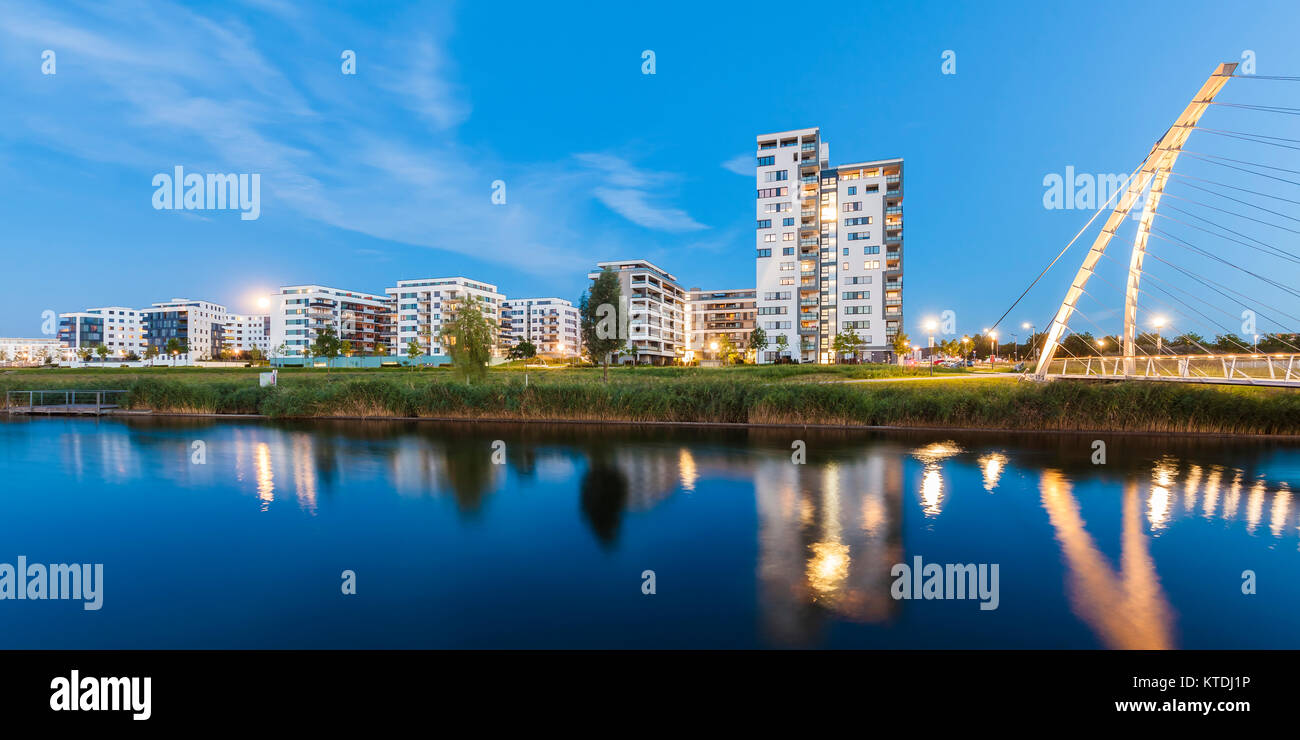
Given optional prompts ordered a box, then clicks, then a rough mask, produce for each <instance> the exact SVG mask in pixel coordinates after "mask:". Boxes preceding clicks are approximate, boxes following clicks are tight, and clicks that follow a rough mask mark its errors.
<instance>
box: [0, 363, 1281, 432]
mask: <svg viewBox="0 0 1300 740" xmlns="http://www.w3.org/2000/svg"><path fill="white" fill-rule="evenodd" d="M647 370H648V369H645V368H638V369H636V370H628V371H620V374H627V375H639V377H640V379H639V380H632V379H627V378H624V379H621V380H620V382H611V383H608V384H605V383H600V382H598V381H596V380H594V379H593V378H591V377H575V376H549V377H548V376H546V375H545V373H536V375H539V376H542V377H541V378H539V379H540V380H541V381H542V382H536V381H534V380H530V382H529V384H528V385H527V386H525V385H524V383H523V379H522V378H521V377H518V376H515V375H513V374H512V375H510V376H507V377H506V378H505V379H504V380H502V379H498V380H496V381H492V382H484V383H474V384H466V383H460V382H455V381H453V380H451V379H448V378H447V377H446V376H445V375H443V374H439V375H440V376H441V377H437V378H435V377H433V375H432V374H429V375H426V374H422V373H418V372H411V373H386V374H382V375H371V376H368V377H366V376H362V377H358V376H347V375H339V376H334V377H327V376H325V375H310V376H303V377H300V378H297V379H295V380H294V381H293V382H288V383H286V382H283V380H284V378H283V376H282V384H281V386H280V387H278V388H261V387H258V385H257V381H256V379H255V377H252V376H244V377H242V378H238V379H233V378H232V379H228V380H213V379H208V378H200V377H194V378H189V377H171V378H167V377H162V378H160V377H145V378H139V379H135V380H133V381H130V382H129V383H123V382H122V379H120V378H119V379H115V380H114V379H102V378H101V379H100V380H99V382H98V383H97V384H96V385H95V386H89V385H88V384H87V383H86V382H80V383H78V384H77V387H78V388H82V389H87V388H88V387H102V388H108V387H123V386H124V385H125V387H126V388H127V389H128V390H129V391H130V393H129V395H128V398H127V399H126V401H125V405H126V406H128V407H129V408H134V409H152V410H154V411H157V412H179V413H203V414H264V415H267V416H271V417H277V418H290V417H375V418H385V417H438V418H459V419H475V418H488V419H520V420H545V419H553V420H571V421H633V422H637V421H655V422H731V423H753V424H796V425H798V424H844V425H865V426H909V427H964V428H973V429H1001V430H1080V431H1093V430H1095V431H1133V432H1173V433H1182V432H1215V433H1228V434H1300V391H1295V390H1291V389H1278V388H1249V387H1241V386H1233V387H1226V386H1193V385H1184V384H1175V383H1153V382H1130V383H1102V382H1086V381H1064V380H1058V381H1055V382H1052V383H1046V384H1038V383H1029V382H1020V383H1017V382H1012V381H998V380H988V381H983V380H967V381H962V382H943V381H941V380H937V381H935V382H933V383H931V382H926V381H920V382H910V383H866V384H833V383H826V384H817V383H786V382H779V381H780V378H781V373H782V372H788V371H785V370H784V368H774V369H773V370H774V371H775V372H771V373H770V374H769V375H768V376H767V377H766V378H764V377H763V376H759V375H755V376H754V377H755V379H756V380H757V381H758V382H746V381H745V380H741V379H740V377H738V376H733V375H730V374H728V373H726V372H725V371H724V372H722V373H720V374H712V375H711V374H708V371H705V374H702V375H694V374H690V370H691V369H690V368H673V369H657V370H659V372H655V371H654V370H650V371H647ZM663 370H676V371H679V372H682V375H681V376H679V377H674V376H673V375H672V374H671V373H668V372H663ZM795 375H796V376H797V375H800V374H795ZM7 382H8V381H6V379H5V377H4V376H0V390H5V389H6V383H7ZM10 385H12V383H10Z"/></svg>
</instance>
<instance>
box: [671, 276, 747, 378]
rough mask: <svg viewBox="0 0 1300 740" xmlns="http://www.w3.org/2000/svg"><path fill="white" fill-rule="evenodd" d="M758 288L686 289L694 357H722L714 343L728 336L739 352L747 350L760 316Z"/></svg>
mask: <svg viewBox="0 0 1300 740" xmlns="http://www.w3.org/2000/svg"><path fill="white" fill-rule="evenodd" d="M757 295H758V292H757V291H756V290H754V289H753V288H740V289H732V290H700V289H699V288H691V290H690V291H689V292H688V293H687V296H686V302H687V311H686V331H687V350H688V351H689V352H690V353H691V354H692V359H696V360H701V361H709V360H716V359H719V358H718V357H717V350H716V349H714V348H713V345H714V343H716V342H720V341H722V339H723V338H724V337H725V338H726V339H727V340H728V341H730V342H731V344H732V345H733V346H734V347H735V348H736V350H737V351H738V352H741V353H742V354H743V353H744V350H745V348H746V347H747V346H748V345H749V335H750V333H751V332H753V331H754V327H755V326H756V325H757V324H756V319H757V312H758V303H757Z"/></svg>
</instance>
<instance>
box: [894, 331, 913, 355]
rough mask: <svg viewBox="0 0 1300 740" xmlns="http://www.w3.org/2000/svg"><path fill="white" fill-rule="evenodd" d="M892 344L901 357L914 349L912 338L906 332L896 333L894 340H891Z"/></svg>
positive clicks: (895, 352)
mask: <svg viewBox="0 0 1300 740" xmlns="http://www.w3.org/2000/svg"><path fill="white" fill-rule="evenodd" d="M891 344H892V345H893V346H894V354H896V355H898V356H899V357H902V356H903V355H905V354H907V353H908V352H910V351H911V350H912V339H911V337H909V336H907V334H906V333H905V332H901V331H900V332H898V333H897V334H895V335H894V341H893V342H891Z"/></svg>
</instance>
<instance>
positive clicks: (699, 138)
mask: <svg viewBox="0 0 1300 740" xmlns="http://www.w3.org/2000/svg"><path fill="white" fill-rule="evenodd" d="M1049 6H1050V7H1049ZM1298 20H1300V11H1297V10H1296V8H1295V5H1294V3H1291V2H1275V3H1268V2H1258V3H1250V5H1249V10H1242V9H1234V10H1227V9H1225V6H1223V4H1222V3H1218V2H1196V1H1191V2H1161V3H1118V2H1116V3H1107V2H1090V3H1076V4H1057V3H1041V2H1007V3H957V2H898V3H888V4H885V3H876V2H849V3H843V4H836V3H823V4H821V5H818V6H816V7H812V6H807V7H805V6H798V5H793V6H792V5H790V4H789V3H763V2H751V3H744V4H734V3H732V4H725V5H724V4H711V3H698V2H696V3H653V4H643V3H572V4H564V3H559V4H557V3H514V2H491V3H484V2H479V3H461V4H443V3H419V4H409V5H408V4H401V3H347V4H326V3H312V4H310V6H309V5H308V4H306V3H303V4H301V5H295V4H292V3H289V2H284V1H281V0H256V1H253V0H246V1H245V2H229V3H221V4H213V3H181V4H174V5H168V4H164V3H143V2H142V3H134V2H114V3H110V4H99V3H84V4H83V3H75V2H73V3H30V2H8V1H5V0H0V99H3V100H4V104H3V105H0V221H2V222H3V227H2V228H0V245H2V250H3V256H4V259H3V264H4V270H3V274H4V275H5V277H6V278H7V279H6V280H5V281H4V283H5V289H4V291H3V292H0V335H6V336H12V335H17V336H37V335H39V327H40V314H41V312H42V311H43V310H46V309H51V310H55V311H59V312H63V311H72V310H79V309H82V308H85V307H88V306H96V305H134V306H144V305H147V304H149V303H151V302H153V301H160V300H166V299H169V298H172V297H180V296H183V297H190V298H203V299H208V300H214V301H217V302H221V303H225V304H226V305H228V306H229V307H230V308H231V309H232V310H234V311H238V312H252V311H253V310H254V303H253V300H254V297H255V296H256V295H257V294H258V293H259V292H266V291H268V290H270V289H273V288H274V287H275V286H278V285H282V284H296V283H321V284H326V285H332V286H338V287H346V288H354V289H357V290H367V291H374V292H382V291H383V289H384V288H385V287H387V286H390V285H392V284H394V282H395V281H396V280H398V279H403V278H416V277H436V276H444V275H466V276H469V277H474V278H478V279H482V280H486V281H490V282H494V283H496V284H498V285H499V286H500V288H501V289H502V291H503V292H505V293H506V294H507V295H510V296H520V297H522V296H531V295H559V296H561V297H565V298H569V299H572V300H575V301H576V299H577V297H578V295H579V294H580V293H581V291H582V289H583V287H584V284H585V274H586V272H587V269H588V268H589V267H590V266H591V265H593V264H594V263H595V262H596V261H598V260H603V259H622V258H628V257H647V258H649V259H651V260H653V261H655V262H656V263H658V264H660V265H661V266H662V267H664V268H665V269H668V270H669V271H671V272H673V273H675V274H676V275H677V276H678V277H679V278H680V281H681V283H682V284H683V285H684V286H686V287H691V286H702V287H741V286H745V285H752V284H753V280H754V260H753V255H754V239H753V226H754V209H753V195H754V187H755V185H754V178H753V174H752V169H751V168H750V163H751V162H752V159H751V157H752V154H753V145H754V137H755V135H756V134H758V133H765V132H770V131H777V130H783V129H788V128H797V127H803V126H820V127H821V128H822V132H823V136H824V137H825V139H826V140H827V141H829V142H830V146H831V157H832V160H833V161H835V162H844V161H860V160H865V159H876V158H883V157H894V156H901V157H904V158H906V201H905V211H906V223H907V228H906V240H905V244H906V252H905V255H906V257H905V259H906V272H905V274H906V278H905V285H906V288H905V301H906V305H905V310H906V314H907V323H908V326H907V331H909V332H910V333H912V334H913V336H915V335H917V334H920V333H921V332H920V329H919V323H920V321H921V320H922V319H923V318H924V317H928V316H934V315H937V314H938V313H939V312H940V311H943V310H952V311H955V312H956V315H957V317H958V324H959V327H958V330H959V331H972V330H978V329H979V328H980V327H982V326H987V325H988V324H989V323H991V322H992V321H993V320H994V319H996V318H997V316H998V315H1000V314H1001V313H1002V312H1003V310H1005V309H1006V308H1007V307H1008V306H1009V305H1010V304H1011V302H1012V301H1013V300H1014V299H1015V297H1016V296H1017V295H1019V293H1020V291H1021V290H1022V289H1023V288H1024V286H1025V285H1027V284H1028V282H1029V281H1030V280H1032V279H1033V277H1034V276H1035V275H1037V274H1038V272H1039V270H1041V269H1042V267H1043V266H1044V265H1045V264H1046V263H1047V261H1049V260H1050V259H1051V258H1052V256H1054V255H1055V254H1056V252H1057V251H1058V250H1059V249H1060V248H1061V247H1062V246H1063V245H1064V244H1065V243H1066V241H1068V240H1069V238H1070V237H1071V236H1072V235H1073V234H1074V233H1075V231H1077V230H1078V229H1079V227H1080V226H1082V225H1083V223H1084V221H1086V220H1087V217H1088V216H1089V215H1090V214H1089V213H1088V212H1085V211H1079V210H1047V209H1044V208H1043V205H1042V199H1043V192H1044V186H1043V178H1044V176H1045V175H1047V174H1049V173H1061V172H1064V169H1065V167H1066V166H1067V165H1068V166H1073V167H1074V168H1075V169H1076V170H1077V171H1080V172H1093V173H1127V172H1129V171H1130V170H1131V169H1132V168H1133V167H1134V166H1135V165H1136V164H1137V163H1138V162H1139V161H1140V160H1141V159H1142V157H1143V156H1145V154H1146V153H1147V150H1148V149H1149V148H1150V146H1151V144H1152V143H1153V142H1154V141H1155V140H1156V139H1157V138H1158V137H1159V136H1160V135H1161V134H1162V133H1163V132H1164V130H1165V128H1166V127H1168V125H1169V124H1170V123H1171V122H1172V121H1173V119H1174V117H1175V116H1176V115H1177V114H1178V113H1179V112H1180V111H1181V110H1182V108H1183V106H1184V105H1185V104H1186V102H1187V101H1188V99H1189V98H1190V97H1191V95H1192V93H1194V92H1195V91H1196V89H1197V88H1198V87H1199V86H1200V84H1201V83H1202V82H1203V81H1204V79H1205V77H1206V76H1207V75H1208V74H1209V73H1210V72H1211V71H1213V69H1214V67H1215V65H1216V64H1217V63H1218V62H1221V61H1240V60H1241V58H1242V54H1243V52H1244V51H1245V50H1251V51H1253V52H1254V54H1255V58H1256V62H1257V65H1258V71H1259V74H1261V75H1265V74H1277V75H1296V74H1300V45H1297V44H1296V43H1295V33H1296V30H1297V21H1298ZM1157 29H1158V30H1157ZM45 49H51V50H54V51H55V53H56V55H57V57H56V60H57V72H56V74H54V75H43V74H42V73H41V54H42V51H43V50H45ZM344 49H352V50H354V51H355V52H356V55H357V74H356V75H355V76H346V75H343V74H342V73H341V70H340V64H341V61H340V54H341V53H342V51H343V50H344ZM644 49H652V50H654V52H655V54H656V63H657V69H656V74H654V75H643V74H641V61H642V60H641V52H642V50H644ZM945 50H953V51H954V52H956V59H957V74H955V75H943V74H941V64H942V58H941V56H942V54H943V52H944V51H945ZM1239 82H1242V81H1236V80H1234V81H1233V83H1231V85H1230V91H1228V92H1225V98H1224V99H1230V98H1234V96H1235V99H1240V100H1245V101H1247V102H1259V101H1260V99H1261V98H1265V97H1269V98H1276V96H1277V94H1281V93H1288V94H1292V95H1294V94H1293V93H1291V91H1289V90H1272V89H1268V90H1265V89H1263V88H1256V89H1240V90H1239V89H1238V86H1237V85H1238V83H1239ZM1245 84H1246V85H1256V84H1262V83H1256V82H1254V81H1245ZM1264 92H1267V93H1268V95H1264V94H1263V93H1264ZM1292 100H1294V97H1293V98H1292ZM1278 104H1281V105H1295V104H1296V103H1294V102H1289V103H1287V102H1282V103H1278ZM1286 123H1288V124H1290V122H1289V121H1288V122H1286ZM1293 135H1294V134H1293ZM1256 159H1258V156H1256ZM735 162H743V163H745V166H744V167H743V168H741V171H742V172H743V173H745V174H737V173H735V172H733V171H731V169H729V167H728V165H729V163H735ZM176 165H182V166H184V167H185V168H186V170H187V171H191V172H256V173H260V174H261V180H262V192H261V217H260V218H259V219H258V220H256V221H243V220H240V218H239V216H238V214H237V213H235V212H201V211H200V212H193V211H158V210H154V209H153V208H152V206H151V197H152V195H153V186H152V185H151V180H152V177H153V175H154V174H155V173H159V172H171V171H172V168H173V167H175V166H176ZM733 166H734V164H733ZM494 180H503V181H504V182H505V183H506V200H507V202H506V204H505V205H493V204H492V202H491V194H492V182H493V181H494ZM1082 248H1086V245H1084V246H1083V247H1080V248H1078V249H1082ZM1072 254H1074V253H1072ZM1081 258H1082V253H1081V251H1080V252H1078V253H1077V256H1073V257H1067V258H1066V259H1065V260H1063V263H1068V264H1063V265H1062V266H1058V268H1056V269H1055V270H1054V271H1053V272H1052V273H1050V274H1049V277H1048V278H1047V279H1045V281H1044V283H1043V284H1042V285H1041V286H1040V287H1039V288H1038V289H1036V290H1035V291H1034V292H1033V293H1031V295H1030V297H1029V298H1027V299H1026V301H1025V303H1024V304H1022V306H1020V307H1018V308H1017V309H1016V311H1015V312H1014V316H1012V317H1010V318H1009V319H1008V321H1009V322H1015V324H1016V325H1018V324H1019V322H1020V321H1021V320H1025V321H1029V320H1032V321H1036V322H1037V323H1038V324H1039V326H1043V325H1045V324H1046V322H1047V321H1048V320H1049V319H1050V316H1051V313H1052V311H1053V310H1054V307H1055V305H1056V304H1057V303H1059V300H1060V296H1061V293H1062V292H1063V290H1064V286H1065V285H1067V284H1068V281H1069V280H1070V278H1071V277H1072V274H1073V272H1074V268H1075V266H1077V264H1078V260H1079V259H1081ZM1085 328H1087V327H1080V330H1083V329H1085Z"/></svg>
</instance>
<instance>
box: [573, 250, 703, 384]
mask: <svg viewBox="0 0 1300 740" xmlns="http://www.w3.org/2000/svg"><path fill="white" fill-rule="evenodd" d="M596 268H597V269H596V271H594V272H590V273H588V274H587V277H588V278H590V279H591V280H595V279H596V278H597V277H599V276H600V273H601V271H603V270H604V269H605V268H609V269H611V270H613V271H614V273H615V274H616V275H618V280H619V286H620V288H621V289H622V291H623V297H624V298H625V299H626V301H625V303H626V306H625V307H619V309H618V310H619V311H625V312H626V327H627V336H626V337H624V338H625V339H626V340H627V344H630V345H632V347H634V348H635V349H636V353H637V357H636V361H637V362H638V363H642V364H653V365H667V364H670V363H672V362H673V361H675V360H681V359H684V357H685V354H686V291H684V290H682V287H681V286H680V285H678V284H677V278H676V277H674V276H673V275H672V274H671V273H669V272H667V271H665V270H663V269H660V268H659V267H657V266H656V265H654V263H652V262H649V261H648V260H620V261H612V262H598V263H597V264H596ZM623 323H624V322H623V321H620V322H619V324H620V326H622V325H623ZM620 361H621V362H632V358H631V357H622V358H620Z"/></svg>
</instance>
